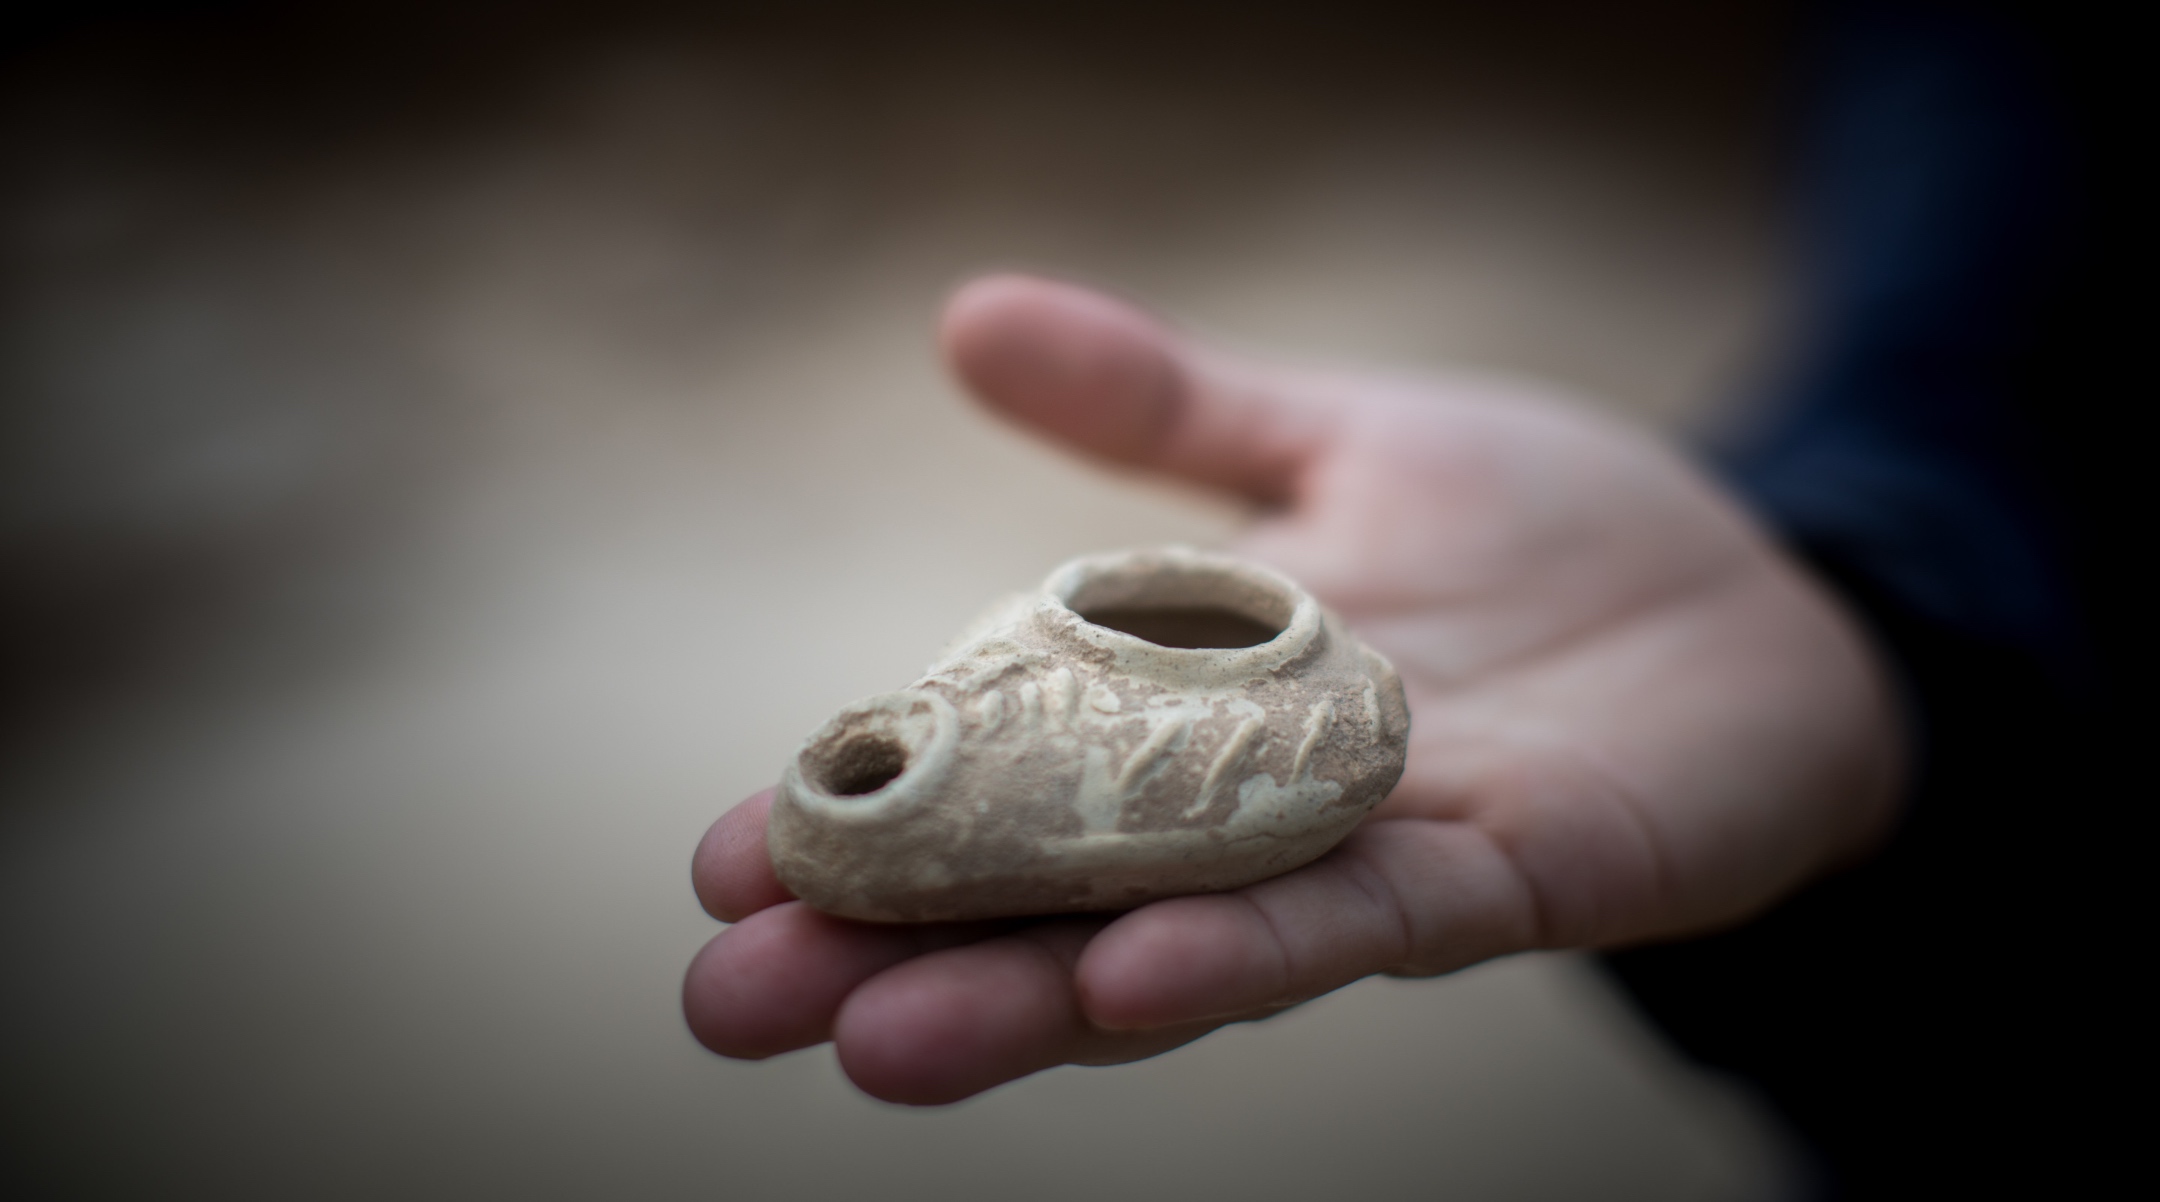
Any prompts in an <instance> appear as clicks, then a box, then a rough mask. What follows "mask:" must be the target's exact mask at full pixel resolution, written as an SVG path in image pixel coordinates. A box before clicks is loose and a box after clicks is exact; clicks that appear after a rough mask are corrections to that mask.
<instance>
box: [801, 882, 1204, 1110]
mask: <svg viewBox="0 0 2160 1202" xmlns="http://www.w3.org/2000/svg"><path fill="white" fill-rule="evenodd" d="M1101 928H1102V922H1101V921H1100V920H1066V921H1056V922H1047V923H1041V924H1038V925H1035V926H1032V927H1029V928H1026V929H1025V930H1023V931H1021V932H1018V933H1015V934H1012V935H1006V936H1002V937H999V938H996V939H990V940H986V941H984V942H981V943H977V944H973V945H971V946H968V947H961V948H955V949H952V950H950V951H943V952H937V953H934V954H931V955H926V956H922V957H920V958H917V959H912V960H909V961H907V962H906V963H904V964H901V965H900V966H898V967H896V968H893V969H892V970H890V971H888V972H885V973H883V974H881V975H879V976H878V977H876V978H875V979H873V980H871V981H870V982H869V983H868V984H866V985H864V986H863V987H862V988H860V989H858V990H856V991H855V992H854V993H853V994H852V995H850V996H849V998H848V999H847V1002H846V1003H845V1004H844V1005H843V1006H842V1007H841V1011H840V1017H839V1020H838V1022H837V1023H836V1024H835V1027H834V1033H833V1043H834V1045H835V1047H836V1048H837V1050H838V1051H839V1055H840V1065H841V1067H842V1068H843V1069H845V1070H846V1072H847V1074H848V1078H849V1079H850V1080H852V1081H854V1082H855V1084H856V1085H857V1086H858V1087H859V1088H861V1089H862V1090H863V1092H865V1093H868V1094H870V1095H871V1096H873V1097H878V1098H883V1099H885V1100H886V1101H888V1102H904V1103H908V1104H912V1105H918V1106H922V1105H937V1104H941V1103H946V1102H957V1101H959V1100H960V1099H962V1098H965V1097H970V1096H972V1095H974V1094H977V1093H980V1092H982V1091H983V1090H985V1089H989V1088H991V1087H993V1086H996V1085H1001V1084H1003V1083H1005V1082H1007V1081H1011V1080H1013V1079H1015V1078H1018V1077H1024V1076H1026V1075H1028V1074H1029V1073H1033V1072H1038V1071H1040V1070H1042V1069H1046V1068H1051V1067H1054V1066H1056V1065H1060V1064H1067V1063H1085V1064H1114V1063H1120V1062H1123V1061H1127V1060H1138V1059H1141V1058H1143V1057H1146V1056H1152V1055H1155V1054H1157V1053H1159V1052H1163V1051H1167V1050H1168V1049H1170V1048H1173V1047H1176V1046H1178V1045H1179V1044H1182V1043H1187V1042H1189V1041H1191V1040H1194V1039H1197V1038H1199V1037H1200V1036H1201V1035H1204V1034H1206V1033H1207V1032H1208V1031H1210V1030H1212V1029H1214V1027H1215V1026H1216V1025H1218V1024H1214V1023H1206V1024H1194V1025H1191V1026H1186V1027H1180V1028H1176V1029H1172V1030H1160V1031H1151V1032H1147V1033H1145V1034H1134V1033H1108V1032H1104V1031H1101V1030H1099V1029H1097V1028H1095V1027H1094V1026H1092V1025H1091V1024H1089V1023H1088V1021H1087V1019H1086V1017H1085V1016H1084V1015H1083V1014H1081V1012H1080V1008H1079V1004H1078V1002H1077V1000H1076V999H1075V997H1074V995H1073V980H1072V972H1073V965H1074V964H1075V963H1076V962H1077V961H1078V959H1079V957H1080V954H1081V949H1082V947H1083V946H1084V945H1085V944H1086V942H1087V940H1088V938H1089V937H1090V936H1091V935H1093V934H1094V933H1095V932H1096V931H1098V930H1100V929H1101Z"/></svg>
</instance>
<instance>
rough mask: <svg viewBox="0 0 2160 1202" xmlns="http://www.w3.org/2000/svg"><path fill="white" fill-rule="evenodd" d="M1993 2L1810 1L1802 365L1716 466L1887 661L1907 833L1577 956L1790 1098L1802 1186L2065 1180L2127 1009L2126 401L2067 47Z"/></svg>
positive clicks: (1698, 1049)
mask: <svg viewBox="0 0 2160 1202" xmlns="http://www.w3.org/2000/svg"><path fill="white" fill-rule="evenodd" d="M2044 15H2045V14H2043V16H2044ZM2014 16H2016V14H2008V13H2005V12H2004V11H2001V10H1990V9H1984V8H1978V7H1968V8H1957V9H1953V8H1948V7H1941V8H1936V7H1927V6H1918V5H1899V6H1884V5H1874V6H1866V7H1858V8H1847V9H1845V10H1842V11H1840V12H1837V13H1834V14H1832V15H1831V17H1830V18H1828V19H1827V20H1825V21H1824V22H1823V23H1822V25H1821V27H1820V32H1821V37H1820V38H1819V40H1818V41H1817V42H1816V43H1815V45H1814V47H1813V50H1812V52H1811V53H1812V55H1813V58H1812V61H1811V63H1810V64H1809V70H1808V71H1807V73H1806V74H1807V76H1808V78H1809V79H1810V80H1811V83H1810V85H1809V87H1808V89H1807V92H1806V99H1805V101H1804V103H1803V104H1802V105H1801V114H1802V117H1803V120H1802V126H1803V129H1802V132H1801V135H1800V137H1799V139H1798V141H1799V149H1798V152H1797V154H1796V158H1797V160H1798V167H1799V170H1798V172H1797V175H1798V177H1799V178H1798V185H1799V187H1798V205H1797V216H1798V219H1799V220H1798V225H1799V239H1800V250H1801V254H1802V259H1803V262H1804V271H1805V276H1806V281H1805V284H1806V297H1807V300H1806V305H1805V309H1804V315H1803V317H1802V320H1801V322H1800V328H1799V331H1798V334H1797V336H1796V339H1795V353H1794V354H1793V357H1792V360H1791V362H1790V364H1789V367H1788V369H1787V370H1786V371H1785V372H1784V373H1783V376H1782V380H1781V382H1780V383H1779V384H1778V385H1777V387H1776V388H1774V389H1773V390H1771V391H1770V392H1769V393H1768V395H1767V396H1766V397H1764V398H1763V399H1762V402H1761V404H1759V405H1758V406H1756V407H1755V408H1754V409H1753V410H1752V411H1751V412H1750V414H1749V416H1748V421H1747V422H1746V424H1745V425H1743V426H1742V427H1741V428H1739V429H1738V430H1737V432H1735V433H1734V434H1733V435H1732V436H1731V437H1729V438H1727V439H1725V440H1724V441H1723V443H1722V445H1720V446H1719V447H1717V448H1716V449H1715V453H1714V456H1713V458H1714V461H1715V462H1716V464H1717V466H1718V468H1719V470H1720V471H1721V472H1722V473H1723V475H1724V477H1725V479H1726V480H1727V481H1728V482H1729V483H1730V485H1731V486H1732V487H1733V488H1734V490H1736V491H1737V492H1738V493H1739V494H1740V495H1741V496H1742V497H1743V498H1744V499H1745V500H1746V501H1747V502H1748V503H1749V504H1750V505H1751V506H1752V507H1753V509H1754V510H1755V512H1756V513H1757V514H1758V515H1759V516H1760V517H1761V518H1762V519H1763V521H1764V523H1765V524H1766V525H1767V526H1769V527H1770V528H1771V529H1772V531H1773V532H1775V533H1776V534H1777V535H1778V536H1779V537H1780V538H1782V539H1783V540H1784V541H1785V542H1786V544H1787V545H1788V546H1789V547H1790V548H1791V549H1792V550H1793V551H1794V553H1795V554H1796V555H1797V556H1798V557H1799V558H1800V559H1801V560H1803V561H1804V562H1805V563H1807V564H1808V565H1810V566H1811V568H1812V569H1813V570H1814V571H1815V572H1817V573H1818V574H1819V575H1820V576H1822V577H1823V578H1824V579H1825V580H1826V581H1827V582H1828V583H1829V584H1830V586H1831V587H1832V589H1833V590H1834V591H1835V592H1836V593H1837V594H1838V595H1839V596H1840V597H1841V598H1842V601H1843V603H1844V604H1845V605H1846V606H1847V607H1848V609H1849V610H1850V611H1851V613H1852V614H1853V615H1854V617H1855V619H1856V620H1857V621H1858V622H1859V623H1860V624H1861V625H1862V626H1863V627H1864V628H1865V629H1866V630H1867V631H1868V633H1869V635H1870V637H1871V638H1872V640H1873V642H1874V644H1875V646H1876V648H1877V649H1878V651H1879V653H1880V656H1881V658H1882V660H1883V661H1884V663H1885V664H1886V666H1887V667H1888V669H1889V670H1890V672H1891V673H1892V675H1894V676H1895V677H1896V679H1897V682H1898V685H1899V688H1900V690H1901V693H1902V694H1903V697H1904V700H1905V705H1906V708H1907V710H1908V711H1909V713H1910V715H1911V718H1912V727H1913V731H1914V736H1915V737H1914V742H1915V747H1914V752H1915V758H1916V761H1917V763H1916V770H1915V779H1914V781H1913V783H1912V786H1911V788H1910V794H1909V796H1908V797H1907V798H1906V799H1905V808H1904V816H1903V819H1902V822H1901V824H1900V826H1899V828H1898V830H1897V831H1896V833H1895V834H1894V836H1893V837H1892V838H1891V839H1890V841H1889V843H1888V844H1887V846H1885V847H1884V848H1883V849H1882V850H1881V851H1880V852H1879V853H1878V854H1876V855H1875V856H1874V857H1873V858H1872V859H1870V860H1869V861H1867V862H1866V863H1864V864H1862V865H1859V866H1856V867H1854V868H1852V869H1850V870H1847V871H1844V872H1841V873H1839V874H1837V875H1834V876H1832V877H1829V878H1827V879H1824V880H1822V881H1818V882H1816V883H1814V884H1813V885H1811V886H1809V887H1808V888H1806V889H1804V890H1802V891H1801V892H1800V893H1798V894H1797V895H1795V896H1794V897H1792V898H1789V899H1787V900H1785V901H1784V902H1782V903H1780V904H1779V905H1777V906H1776V907H1775V908H1773V909H1772V910H1770V911H1769V912H1768V913H1766V914H1764V915H1761V916H1759V917H1758V918H1756V919H1754V920H1753V921H1751V922H1750V923H1748V924H1746V925H1744V926H1741V927H1739V928H1736V929H1734V930H1730V931H1726V932H1722V933H1718V934H1715V935H1711V936H1708V937H1705V938H1699V939H1695V940H1691V941H1688V942H1682V943H1673V944H1666V945H1662V946H1656V947H1646V948H1640V949H1635V950H1630V951H1626V952H1621V953H1618V954H1614V955H1611V956H1608V957H1607V961H1606V962H1607V964H1608V966H1609V968H1610V969H1611V970H1612V973H1613V975H1614V977H1615V978H1616V979H1617V980H1618V981H1619V983H1620V984H1621V985H1622V987H1623V988H1624V989H1625V991H1626V992H1628V993H1629V994H1630V995H1632V997H1633V998H1634V999H1635V1001H1636V1002H1637V1003H1638V1004H1639V1005H1640V1007H1641V1009H1642V1010H1643V1012H1644V1014H1645V1016H1646V1017H1647V1018H1648V1019H1650V1020H1651V1022H1652V1023H1653V1024H1654V1025H1655V1026H1657V1027H1659V1028H1661V1029H1662V1030H1663V1031H1664V1032H1665V1033H1666V1034H1667V1035H1668V1036H1669V1037H1670V1038H1671V1039H1672V1041H1673V1042H1674V1043H1675V1044H1677V1045H1678V1046H1679V1048H1680V1049H1681V1050H1683V1051H1684V1052H1686V1053H1688V1054H1690V1055H1691V1056H1693V1057H1694V1058H1695V1059H1697V1060H1699V1061H1700V1062H1702V1063H1704V1064H1706V1065H1709V1066H1711V1067H1713V1068H1715V1069H1718V1070H1722V1071H1724V1072H1727V1073H1730V1074H1733V1075H1735V1076H1737V1077H1739V1078H1741V1079H1743V1080H1745V1081H1746V1082H1748V1083H1750V1084H1751V1085H1752V1086H1753V1087H1754V1088H1755V1089H1757V1090H1758V1091H1760V1093H1761V1094H1762V1096H1763V1097H1764V1098H1765V1099H1766V1100H1767V1101H1768V1102H1769V1103H1770V1104H1771V1105H1772V1106H1773V1107H1774V1108H1775V1109H1776V1110H1777V1111H1778V1112H1779V1113H1781V1114H1782V1115H1783V1116H1784V1118H1785V1119H1786V1120H1787V1121H1788V1122H1789V1123H1790V1125H1791V1126H1792V1128H1793V1129H1794V1131H1795V1132H1796V1134H1797V1135H1798V1136H1799V1137H1800V1139H1801V1141H1802V1142H1803V1143H1804V1144H1805V1145H1806V1146H1807V1148H1808V1149H1809V1152H1810V1155H1812V1156H1813V1158H1814V1161H1813V1171H1814V1174H1815V1179H1814V1180H1813V1181H1812V1182H1810V1183H1808V1184H1809V1188H1810V1190H1811V1193H1810V1196H1817V1197H1824V1198H1860V1197H1868V1198H1873V1197H1885V1198H1922V1197H1966V1196H1971V1197H1980V1196H2007V1197H2027V1196H2030V1197H2041V1196H2083V1195H2084V1194H2085V1193H2086V1192H2087V1189H2086V1188H2085V1187H2084V1186H2081V1185H2080V1184H2079V1183H2080V1182H2081V1181H2090V1180H2092V1179H2096V1178H2100V1177H2102V1176H2103V1173H2104V1170H2105V1168H2106V1166H2108V1165H2109V1164H2110V1162H2111V1160H2112V1159H2116V1158H2119V1157H2121V1156H2122V1152H2121V1151H2120V1150H2118V1151H2116V1152H2114V1153H2113V1154H2110V1153H2109V1152H2108V1150H2107V1147H2106V1144H2107V1141H2109V1140H2111V1139H2114V1138H2116V1137H2115V1136H2114V1135H2113V1134H2111V1133H2112V1132H2114V1131H2116V1130H2118V1129H2119V1128H2120V1122H2119V1120H2112V1119H2111V1118H2110V1117H2109V1109H2110V1108H2109V1107H2108V1106H2106V1104H2104V1103H2103V1102H2101V1101H2100V1100H2099V1099H2100V1098H2101V1097H2102V1096H2103V1094H2102V1093H2101V1092H2099V1091H2097V1090H2096V1088H2095V1086H2094V1084H2093V1081H2092V1079H2091V1077H2090V1075H2089V1074H2090V1073H2091V1071H2092V1070H2094V1069H2095V1068H2096V1066H2103V1065H2105V1064H2107V1063H2108V1062H2109V1060H2110V1058H2111V1057H2114V1058H2118V1059H2119V1058H2120V1057H2121V1055H2122V1049H2123V1048H2124V1047H2126V1046H2128V1045H2129V1042H2130V1037H2129V1036H2128V1035H2127V1034H2126V1032H2127V1031H2129V1030H2131V1029H2133V1028H2132V1026H2131V1025H2130V1024H2132V1023H2134V1022H2136V1021H2138V1019H2137V1018H2136V1016H2128V1015H2127V1013H2126V1011H2125V1010H2124V1009H2121V1007H2123V1006H2124V1004H2125V1003H2123V1002H2119V1001H2113V1000H2111V999H2129V998H2133V997H2139V996H2142V993H2141V992H2134V991H2132V989H2131V988H2130V987H2129V986H2128V985H2127V983H2126V982H2125V981H2124V980H2123V976H2124V974H2122V973H2121V972H2119V971H2113V970H2111V969H2110V967H2109V966H2110V965H2112V964H2116V963H2120V962H2121V956H2120V954H2119V952H2117V951H2116V947H2115V945H2114V940H2116V939H2117V938H2119V934H2118V932H2119V931H2120V929H2121V927H2122V926H2123V925H2124V920H2125V919H2127V918H2128V917H2129V916H2131V915H2135V914H2140V913H2142V911H2143V908H2144V906H2145V904H2146V903H2144V901H2143V900H2142V899H2141V898H2133V897H2132V896H2130V895H2131V894H2133V893H2134V892H2135V886H2136V883H2137V882H2138V881H2140V880H2141V879H2143V877H2144V876H2145V875H2147V874H2148V873H2149V871H2150V870H2149V869H2148V868H2146V867H2144V865H2143V864H2142V863H2141V862H2139V859H2138V858H2137V857H2135V856H2134V855H2133V856H2127V857H2126V856H2125V855H2123V854H2122V852H2121V851H2120V850H2118V849H2121V848H2124V847H2128V846H2134V840H2127V839H2126V837H2125V832H2124V829H2123V826H2122V824H2123V822H2124V820H2125V815H2127V814H2128V813H2130V812H2131V810H2130V808H2129V807H2130V805H2131V802H2132V799H2134V798H2141V797H2144V796H2149V795H2150V793H2151V787H2150V785H2149V784H2147V783H2145V777H2144V774H2143V773H2142V770H2141V769H2140V767H2139V766H2137V765H2135V764H2134V762H2133V761H2134V760H2135V758H2136V757H2135V752H2134V748H2135V746H2136V744H2135V740H2134V735H2133V734H2132V727H2131V726H2130V724H2129V723H2128V721H2127V718H2126V716H2125V712H2126V711H2125V710H2124V709H2123V707H2122V706H2121V703H2120V697H2121V695H2122V694H2121V691H2120V690H2119V688H2118V686H2117V685H2116V684H2115V681H2117V680H2118V679H2120V678H2121V677H2122V675H2123V673H2122V664H2123V663H2124V654H2123V648H2124V646H2125V643H2126V640H2125V639H2124V637H2123V636H2122V632H2123V631H2125V630H2127V629H2129V628H2131V627H2132V626H2134V625H2135V624H2137V623H2140V622H2142V621H2143V611H2141V610H2140V609H2139V608H2138V607H2137V606H2136V604H2134V603H2133V602H2131V601H2130V600H2129V597H2130V596H2131V593H2130V588H2129V585H2128V583H2127V582H2128V581H2129V579H2130V578H2131V577H2132V576H2133V575H2135V560H2136V559H2138V558H2141V556H2140V555H2138V554H2137V553H2136V552H2137V551H2138V550H2139V549H2140V548H2141V547H2142V546H2143V545H2145V544H2147V543H2149V542H2150V541H2151V540H2150V537H2149V535H2148V534H2147V532H2146V531H2145V529H2144V528H2143V519H2142V511H2143V509H2144V508H2145V506H2144V504H2143V502H2142V501H2138V502H2136V503H2135V504H2134V505H2133V504H2132V503H2128V502H2126V501H2125V496H2126V493H2134V492H2135V483H2136V482H2135V480H2134V479H2132V477H2133V476H2134V475H2135V473H2136V471H2137V470H2139V469H2138V468H2137V467H2136V466H2135V465H2136V460H2137V459H2138V458H2140V454H2139V453H2138V452H2136V451H2135V450H2134V449H2133V450H2130V451H2129V452H2128V453H2126V451H2125V448H2126V447H2129V446H2131V445H2132V444H2133V442H2134V440H2135V438H2136V437H2137V436H2136V433H2135V432H2134V430H2132V429H2131V428H2129V427H2128V426H2127V425H2126V424H2125V423H2124V422H2123V420H2122V416H2121V415H2122V414H2123V411H2124V408H2125V402H2126V401H2129V400H2132V399H2136V398H2140V397H2141V396H2142V394H2143V393H2144V392H2145V391H2147V390H2146V389H2144V387H2143V385H2142V382H2141V381H2138V380H2136V379H2135V378H2133V377H2132V376H2130V375H2129V374H2128V373H2126V372H2125V371H2124V370H2123V369H2122V366H2121V365H2122V363H2123V354H2122V348H2123V347H2125V346H2127V345H2131V344H2130V343H2129V342H2128V341H2126V340H2125V339H2124V338H2123V337H2122V335H2121V330H2122V329H2123V325H2124V322H2123V321H2122V320H2121V315H2122V314H2123V313H2125V312H2134V311H2135V307H2136V306H2137V304H2138V302H2137V300H2136V299H2135V296H2134V294H2132V295H2129V296H2125V295H2123V290H2122V289H2120V288H2119V287H2116V288H2111V287H2110V286H2109V285H2110V284H2111V283H2114V284H2119V283H2120V281H2118V280H2116V279H2114V277H2116V276H2119V275H2121V274H2123V267H2122V264H2121V262H2120V260H2119V256H2118V254H2117V246H2118V245H2119V243H2118V241H2117V240H2116V239H2115V238H2114V237H2113V236H2112V235H2111V233H2110V229H2111V228H2112V227H2110V226H2109V225H2108V224H2107V223H2106V221H2104V220H2103V214H2104V212H2105V206H2104V205H2103V204H2102V203H2101V202H2102V201H2103V200H2104V199H2105V198H2104V197H2103V196H2101V195H2099V190H2098V188H2097V185H2096V182H2095V181H2096V180H2097V179H2098V176H2097V175H2096V174H2095V173H2094V169H2093V164H2094V162H2095V158H2094V154H2093V152H2094V148H2095V141H2096V137H2095V134H2096V126H2095V125H2094V124H2093V119H2092V116H2091V114H2092V111H2093V109H2092V107H2091V105H2090V102H2089V99H2088V98H2086V97H2085V95H2084V94H2083V93H2082V91H2081V88H2082V85H2083V84H2084V82H2085V81H2084V80H2083V79H2081V78H2079V76H2078V70H2079V63H2080V59H2079V58H2078V56H2077V55H2075V54H2070V53H2068V52H2067V51H2066V49H2065V47H2066V45H2068V43H2066V42H2065V41H2064V40H2063V39H2062V38H2061V37H2060V36H2058V34H2057V32H2056V31H2055V30H2053V29H2051V28H2050V26H2049V24H2048V23H2047V21H2046V20H2044V19H2042V17H2036V16H2034V15H2032V14H2030V13H2028V14H2026V15H2024V16H2023V17H2021V18H2018V19H2013V17H2014ZM2068 16H2069V20H2068V21H2067V22H2059V23H2058V28H2062V27H2070V28H2082V29H2083V30H2084V31H2085V33H2086V35H2088V36H2089V34H2090V33H2091V31H2092V30H2094V29H2095V28H2097V27H2096V26H2095V25H2093V24H2092V23H2091V22H2090V21H2088V20H2085V18H2086V17H2088V16H2090V14H2079V13H2076V12H2071V13H2070V14H2068ZM2103 32H2104V31H2103ZM2144 140H2145V141H2149V138H2147V139H2144ZM2126 464H2128V465H2132V466H2130V467H2129V468H2127V469H2126V467H2125V465H2126ZM2138 808H2142V807H2138ZM2111 1007H2117V1009H2115V1010H2113V1011H2111ZM2092 1193H2093V1195H2094V1196H2098V1193H2099V1191H2098V1188H2097V1184H2095V1185H2094V1188H2093V1190H2092Z"/></svg>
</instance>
